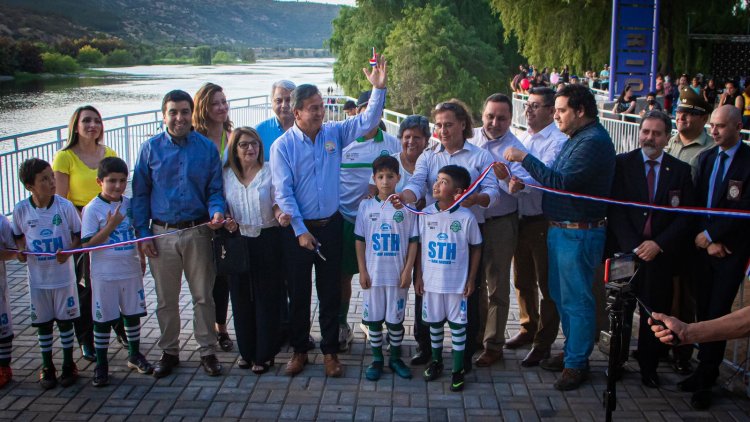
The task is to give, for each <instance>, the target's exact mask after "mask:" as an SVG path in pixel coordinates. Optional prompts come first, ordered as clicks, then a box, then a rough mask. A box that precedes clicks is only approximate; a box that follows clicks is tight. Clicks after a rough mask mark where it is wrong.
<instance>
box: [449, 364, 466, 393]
mask: <svg viewBox="0 0 750 422" xmlns="http://www.w3.org/2000/svg"><path fill="white" fill-rule="evenodd" d="M463 389H464V370H463V369H462V370H460V371H458V372H454V373H452V374H451V391H462V390H463Z"/></svg>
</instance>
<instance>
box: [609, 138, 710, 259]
mask: <svg viewBox="0 0 750 422" xmlns="http://www.w3.org/2000/svg"><path fill="white" fill-rule="evenodd" d="M678 193H679V206H692V205H694V204H695V196H694V189H693V182H692V177H691V169H690V165H688V164H686V163H684V162H682V161H680V160H678V159H676V158H674V157H672V156H671V155H669V154H666V153H665V154H664V157H663V159H662V162H661V168H660V170H659V178H658V181H657V186H656V194H655V195H654V204H656V205H666V206H671V205H672V204H671V201H672V199H673V197H674V196H676V195H678ZM612 197H613V198H614V199H620V200H624V201H634V202H644V203H648V202H649V201H648V182H647V181H646V164H645V163H644V162H643V154H642V153H641V149H640V148H638V149H636V150H633V151H631V152H627V153H624V154H619V155H618V156H617V158H616V164H615V180H614V184H613V186H612ZM647 217H648V210H647V209H644V208H636V207H627V206H617V205H614V206H610V208H609V222H608V223H609V224H608V226H609V229H610V233H611V234H612V235H614V240H615V243H614V244H613V245H612V246H614V247H615V248H616V250H617V251H619V252H631V251H632V250H633V249H634V248H635V247H637V246H638V245H640V244H641V243H642V242H643V241H644V240H646V239H644V237H643V227H644V226H645V224H646V218H647ZM692 222H693V218H692V217H691V216H690V215H688V214H684V213H677V212H667V211H653V215H652V217H651V232H652V239H651V240H653V241H654V242H656V243H657V244H658V245H659V247H661V249H662V250H663V251H664V255H668V256H670V257H671V258H675V257H677V256H678V255H680V254H679V253H678V252H679V251H680V250H681V248H682V246H683V245H684V244H685V242H687V241H692V237H690V236H691V234H692V232H693V231H694V230H689V229H690V226H691V224H692ZM660 255H661V254H660Z"/></svg>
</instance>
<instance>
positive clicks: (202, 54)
mask: <svg viewBox="0 0 750 422" xmlns="http://www.w3.org/2000/svg"><path fill="white" fill-rule="evenodd" d="M193 57H194V58H195V64H200V65H209V64H211V47H209V46H206V45H202V46H200V47H196V48H195V50H193Z"/></svg>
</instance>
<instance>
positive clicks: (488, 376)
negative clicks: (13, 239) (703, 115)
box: [0, 263, 750, 421]
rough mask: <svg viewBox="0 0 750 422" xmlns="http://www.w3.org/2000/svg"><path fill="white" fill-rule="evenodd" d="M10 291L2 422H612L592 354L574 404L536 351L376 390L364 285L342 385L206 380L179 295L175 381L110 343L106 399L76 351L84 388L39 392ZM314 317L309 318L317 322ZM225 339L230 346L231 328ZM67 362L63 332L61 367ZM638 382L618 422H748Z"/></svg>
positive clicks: (631, 377)
mask: <svg viewBox="0 0 750 422" xmlns="http://www.w3.org/2000/svg"><path fill="white" fill-rule="evenodd" d="M355 280H356V278H355ZM8 284H9V290H10V296H11V306H12V310H13V315H14V324H15V327H16V328H15V332H16V338H15V340H14V342H13V363H12V367H13V372H14V377H13V382H12V383H11V384H10V385H8V386H6V387H5V388H4V389H2V390H0V419H2V420H15V421H27V420H33V421H47V420H60V421H62V420H91V421H105V420H107V421H109V420H112V421H119V420H133V421H151V420H154V421H157V420H158V421H161V420H164V421H192V420H195V421H199V420H206V421H213V420H216V421H219V420H227V421H229V420H237V419H240V418H242V419H256V420H277V419H279V420H315V419H317V420H349V421H351V420H358V421H359V420H363V421H390V420H396V421H405V420H431V421H444V420H446V421H447V420H450V421H459V420H471V421H480V420H493V421H496V420H499V419H504V420H508V421H533V420H540V419H544V420H560V421H567V420H570V421H573V420H580V421H599V420H604V411H603V408H602V402H601V397H602V393H603V391H604V389H605V387H606V378H605V376H604V368H606V365H607V361H606V357H605V356H604V355H603V354H601V353H600V352H598V351H596V350H595V351H594V354H593V355H592V360H591V365H592V377H591V381H590V382H588V383H586V384H585V385H584V386H583V387H582V388H580V389H579V390H576V391H572V392H567V393H562V392H559V391H557V390H555V389H554V388H553V387H552V384H553V383H554V381H555V379H556V377H557V376H558V374H554V373H550V372H546V371H543V370H541V369H539V368H532V369H525V368H522V367H521V366H520V364H519V362H520V360H521V359H523V357H524V355H525V354H526V352H527V350H528V349H521V350H517V351H506V352H505V359H504V361H502V362H500V363H497V364H495V365H494V366H493V367H492V368H489V369H475V370H474V371H472V372H471V373H470V374H468V375H467V377H466V389H465V390H464V391H463V392H461V393H452V392H451V391H450V390H449V383H450V376H449V374H444V375H443V377H442V378H440V379H439V380H437V381H434V382H431V383H425V382H424V381H423V380H422V378H421V375H420V370H421V368H415V369H414V371H413V373H414V378H413V379H411V380H403V379H400V378H397V377H396V379H394V375H393V374H391V373H390V371H386V373H385V374H384V376H383V378H382V379H381V380H380V381H378V382H370V381H367V380H365V379H364V375H363V371H364V368H365V367H366V366H367V364H368V363H369V360H370V351H369V348H368V347H367V345H366V343H365V337H364V335H363V333H362V332H361V331H360V329H359V327H358V325H357V324H356V323H357V322H359V315H360V312H361V303H362V300H361V291H360V290H359V288H358V285H357V286H355V288H354V294H353V295H354V297H353V299H352V306H351V312H350V314H349V322H350V323H352V324H354V325H355V326H356V329H355V340H354V343H353V345H352V350H351V351H350V353H346V354H341V355H340V358H341V360H342V362H343V363H344V364H346V372H345V374H344V376H343V377H342V378H339V379H326V378H325V376H324V375H323V365H322V361H323V357H322V355H320V354H319V353H312V354H311V355H310V359H311V364H310V365H308V366H307V367H306V368H305V370H304V372H302V373H301V374H300V375H298V376H296V377H294V378H290V377H287V376H284V375H283V366H284V363H285V362H286V360H287V359H288V358H289V357H290V354H291V351H290V350H288V349H284V350H282V352H281V353H280V354H279V355H278V356H277V359H276V362H277V364H276V366H275V367H272V370H271V371H270V372H269V373H267V374H264V375H262V376H256V375H255V374H253V373H252V372H250V371H249V370H243V369H240V368H238V367H237V366H236V364H235V362H236V360H237V354H236V352H232V353H219V354H218V357H219V360H220V361H221V362H222V363H223V364H224V375H223V376H219V377H209V376H207V375H205V374H204V372H203V371H202V370H201V369H200V368H199V366H198V361H199V357H198V354H197V353H196V348H197V345H196V344H195V343H194V341H193V339H192V323H191V318H192V308H191V305H190V295H189V292H188V290H187V287H186V286H185V285H183V290H182V294H181V304H182V308H183V312H182V323H183V324H182V325H183V332H182V335H181V337H180V338H181V343H182V348H181V350H182V352H181V353H180V359H181V364H180V366H179V367H178V368H177V369H176V371H175V373H174V374H173V375H171V376H169V377H166V378H164V379H160V380H156V379H154V378H153V377H151V376H145V375H139V374H137V373H135V372H131V371H129V370H128V369H127V367H126V366H125V359H126V357H127V350H124V349H123V348H122V347H120V345H119V344H118V343H117V342H115V341H114V340H113V342H112V345H111V348H110V373H111V376H110V382H111V384H110V385H108V386H106V387H104V388H95V387H93V386H91V384H90V382H91V377H92V375H93V368H94V364H92V363H89V362H87V361H84V360H82V359H80V353H78V352H77V351H76V352H75V356H76V359H77V362H78V365H79V369H80V371H81V378H80V379H79V381H78V383H77V384H76V385H74V386H72V387H69V388H61V387H57V388H55V389H52V390H49V391H43V390H42V389H41V388H40V387H39V385H38V383H37V380H38V372H39V369H40V365H41V358H40V355H39V351H38V346H37V339H36V332H35V330H34V329H32V328H31V326H30V321H29V315H28V304H29V301H28V295H27V286H26V269H25V267H24V266H22V265H20V264H18V263H9V265H8ZM355 284H356V281H355ZM145 286H146V292H147V301H148V308H149V316H148V317H147V318H145V319H144V320H143V321H142V324H143V330H142V333H141V347H142V351H143V352H144V354H146V355H147V357H148V358H149V359H150V360H151V361H155V360H157V359H158V357H159V355H160V351H159V350H158V349H157V348H156V347H155V343H156V341H157V338H158V336H159V327H158V324H157V321H156V318H155V317H154V308H155V302H156V299H155V293H154V282H153V279H152V278H151V276H150V274H147V278H146V280H145ZM512 299H513V300H512V308H511V316H510V321H509V322H508V331H509V333H507V334H513V333H515V332H516V330H517V329H518V315H517V311H518V308H517V306H516V303H515V299H514V298H512ZM410 303H413V302H410ZM315 312H316V309H314V308H313V314H315ZM315 319H316V318H314V320H315ZM405 325H406V327H407V333H406V336H405V342H404V345H405V351H404V354H405V355H407V356H408V355H409V354H411V353H413V351H414V342H413V340H412V337H411V335H412V326H413V315H412V314H411V310H410V311H409V313H408V314H407V322H406V324H405ZM229 329H230V333H231V335H232V338H234V332H233V327H232V324H231V323H230V324H229ZM313 336H314V337H316V339H319V338H320V332H319V327H318V325H317V322H316V323H315V324H314V326H313ZM446 337H447V338H446V346H447V347H446V364H449V362H450V355H449V353H450V352H449V347H448V345H449V344H450V343H449V342H450V339H449V335H446ZM555 347H556V348H558V349H559V348H561V347H562V339H558V341H557V342H556V343H555ZM61 359H62V356H61V351H60V349H59V340H58V338H57V333H56V334H55V362H59V361H60V360H61ZM58 365H59V364H58ZM632 365H633V366H635V364H632ZM635 371H637V368H636V369H633V368H630V372H629V373H628V374H626V375H625V378H624V381H623V382H621V383H619V384H618V386H617V387H618V389H617V393H618V405H619V406H618V410H617V411H616V412H615V414H614V416H615V420H649V421H668V420H669V421H671V420H694V421H697V420H722V421H724V420H732V421H734V420H737V421H741V420H750V400H748V399H746V398H743V397H740V396H736V395H731V394H729V393H727V392H720V393H719V397H717V399H716V400H715V405H714V406H713V408H712V409H711V412H695V411H692V410H691V408H690V405H689V394H687V393H682V392H678V391H677V390H676V387H675V386H674V384H675V383H676V382H677V381H678V380H679V376H677V375H675V374H673V373H672V371H671V370H670V369H669V367H668V366H667V365H662V366H661V367H660V368H659V372H660V376H661V377H662V381H663V384H664V385H666V387H664V388H662V389H661V390H652V389H647V388H643V387H642V386H641V383H640V376H639V375H638V374H637V372H635ZM447 372H449V371H447ZM722 380H723V379H722ZM716 391H719V389H718V388H717V389H716Z"/></svg>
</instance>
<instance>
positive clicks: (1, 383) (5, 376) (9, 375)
mask: <svg viewBox="0 0 750 422" xmlns="http://www.w3.org/2000/svg"><path fill="white" fill-rule="evenodd" d="M12 379H13V370H12V369H10V366H0V388H3V387H5V386H6V385H8V383H9V382H10V380H12Z"/></svg>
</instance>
